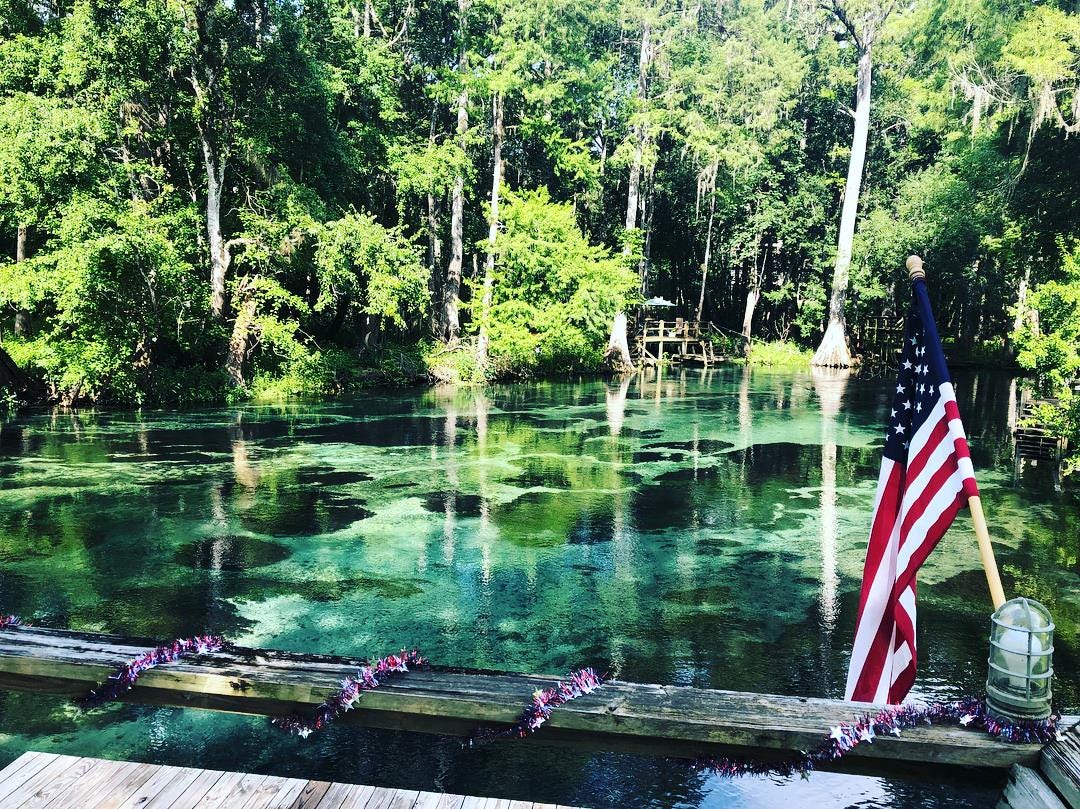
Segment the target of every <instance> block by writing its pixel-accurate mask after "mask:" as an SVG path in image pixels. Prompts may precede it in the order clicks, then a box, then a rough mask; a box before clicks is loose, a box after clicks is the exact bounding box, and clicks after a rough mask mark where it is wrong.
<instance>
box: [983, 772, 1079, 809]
mask: <svg viewBox="0 0 1080 809" xmlns="http://www.w3.org/2000/svg"><path fill="white" fill-rule="evenodd" d="M996 809H1066V807H1065V804H1063V803H1062V802H1061V801H1060V800H1059V799H1058V796H1057V795H1055V794H1054V790H1052V789H1051V788H1050V786H1049V785H1048V784H1047V783H1046V782H1045V781H1044V780H1043V779H1042V777H1041V776H1040V775H1039V773H1038V772H1037V771H1035V770H1033V769H1031V768H1030V767H1021V766H1020V765H1019V764H1014V765H1013V766H1012V769H1010V770H1009V781H1008V783H1007V784H1005V791H1004V792H1002V793H1001V799H1000V800H998V803H997V807H996Z"/></svg>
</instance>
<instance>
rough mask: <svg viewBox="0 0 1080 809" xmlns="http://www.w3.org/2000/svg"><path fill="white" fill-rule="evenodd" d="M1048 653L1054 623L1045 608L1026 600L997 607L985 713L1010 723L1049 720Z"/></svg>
mask: <svg viewBox="0 0 1080 809" xmlns="http://www.w3.org/2000/svg"><path fill="white" fill-rule="evenodd" d="M1053 653H1054V622H1053V621H1052V620H1051V618H1050V613H1049V612H1048V611H1047V609H1046V607H1044V606H1043V605H1042V604H1040V603H1039V602H1038V601H1032V600H1031V599H1028V598H1014V599H1012V600H1011V601H1006V602H1005V603H1004V604H1002V605H1001V606H1000V607H999V608H998V609H997V610H996V611H995V612H994V614H993V615H992V616H991V617H990V658H989V660H988V663H989V674H988V676H987V678H986V701H987V706H988V707H989V708H990V711H991V713H993V714H995V715H999V716H1001V717H1003V718H1006V719H1010V720H1019V719H1045V718H1046V717H1048V716H1050V698H1051V688H1050V681H1051V679H1052V678H1053V675H1054V667H1053V662H1052V661H1053Z"/></svg>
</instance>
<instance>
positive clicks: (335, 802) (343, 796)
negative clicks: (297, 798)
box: [317, 784, 357, 809]
mask: <svg viewBox="0 0 1080 809" xmlns="http://www.w3.org/2000/svg"><path fill="white" fill-rule="evenodd" d="M356 789H357V788H356V785H355V784H330V789H328V790H326V794H325V795H323V798H322V800H321V801H319V803H318V805H317V807H318V809H341V807H342V806H344V805H345V801H347V800H348V799H349V798H350V797H352V795H353V794H355V793H356Z"/></svg>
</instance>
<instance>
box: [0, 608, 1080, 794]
mask: <svg viewBox="0 0 1080 809" xmlns="http://www.w3.org/2000/svg"><path fill="white" fill-rule="evenodd" d="M152 645H153V644H152V643H143V642H139V641H133V640H130V639H122V638H117V637H113V636H108V635H100V634H94V633H81V632H66V631H61V630H48V629H38V628H34V627H19V628H14V629H7V630H3V631H0V688H6V689H11V690H19V691H33V692H40V693H52V694H60V695H64V696H82V695H85V694H86V692H87V690H88V689H89V688H91V687H92V686H93V685H95V684H96V683H100V682H101V681H103V680H104V679H105V678H106V677H107V676H108V675H109V674H110V673H111V672H112V671H114V670H115V668H116V667H117V666H118V665H120V664H123V663H125V662H127V661H128V660H130V659H131V658H133V657H135V656H136V655H138V654H140V653H142V652H144V651H145V650H146V647H147V646H152ZM361 662H362V661H358V660H355V659H348V658H341V657H329V656H325V655H302V654H295V653H289V652H279V651H271V650H262V649H242V648H235V647H230V648H228V649H226V650H223V651H221V652H217V653H214V654H209V655H204V656H202V657H200V658H198V659H191V660H183V661H180V662H177V663H172V664H169V665H167V666H161V667H159V668H156V669H151V670H150V671H148V672H146V673H145V674H144V675H143V676H142V677H141V678H140V679H139V682H138V683H137V684H136V686H135V688H134V689H132V690H131V691H130V692H129V693H128V694H127V697H126V698H127V699H130V700H131V701H134V702H141V703H146V704H160V705H175V706H181V707H195V708H210V709H215V710H224V711H235V712H241V713H248V714H262V715H268V716H277V715H281V714H285V713H289V712H291V711H294V710H295V711H310V710H311V706H312V705H315V704H318V703H319V702H321V701H322V700H324V699H325V698H326V697H327V696H329V695H330V694H331V693H333V692H334V691H336V690H337V689H338V687H339V681H340V680H341V677H342V675H343V674H344V673H349V672H350V671H355V669H356V668H357V667H358V666H359V665H361ZM556 680H557V678H556V677H549V676H543V675H532V674H501V673H497V672H490V671H489V672H479V671H461V670H448V669H434V670H430V671H415V672H410V673H409V674H408V675H405V676H402V677H400V678H398V679H395V680H393V681H389V682H387V683H386V684H384V685H383V686H381V687H379V688H377V689H375V690H373V691H368V692H366V693H365V694H364V698H363V700H362V701H361V702H360V704H359V705H358V707H357V708H355V709H354V710H352V711H349V713H347V714H345V715H344V716H343V717H342V718H341V721H345V722H357V723H361V724H366V725H371V726H375V727H382V728H394V729H405V730H414V731H424V732H434V733H448V734H458V735H464V734H467V733H469V732H470V731H472V730H474V729H475V728H476V727H477V725H479V724H483V723H488V724H493V725H503V726H505V725H509V724H511V723H513V722H514V721H515V720H516V719H517V718H518V716H519V715H520V713H521V710H522V707H523V706H524V704H525V703H526V702H528V700H529V698H530V696H531V695H532V693H533V692H534V691H535V690H536V689H538V688H544V687H547V686H550V685H551V684H552V683H553V682H555V681H556ZM873 707H874V706H871V705H868V704H865V703H853V702H843V701H840V700H828V699H811V698H806V697H785V696H774V695H769V694H750V693H743V692H738V691H718V690H710V689H703V688H691V687H682V686H662V685H646V684H641V683H628V682H621V681H618V680H613V681H610V682H608V683H606V684H605V685H604V686H603V687H602V688H600V689H598V690H597V691H595V692H594V693H592V694H589V695H587V696H583V697H580V698H579V699H576V700H574V701H573V702H570V703H568V704H567V705H565V706H563V707H562V708H560V709H559V710H558V711H556V712H555V713H554V714H552V716H551V719H550V721H549V722H548V723H547V724H546V725H545V726H544V728H543V729H542V731H541V732H540V733H538V734H537V735H536V736H535V737H531V738H530V739H529V740H526V741H523V742H512V743H513V744H528V743H532V742H534V741H535V742H537V743H545V742H548V743H551V742H556V743H560V744H575V745H578V746H582V747H586V748H591V749H601V750H624V751H631V752H638V753H644V754H650V755H661V756H684V757H693V756H696V755H700V754H701V753H715V752H732V751H733V752H735V753H737V754H741V755H761V754H765V755H768V754H771V755H789V754H790V753H791V752H792V751H799V750H809V749H812V748H813V747H814V746H816V745H817V744H819V743H820V742H821V740H822V739H823V738H825V737H826V736H828V734H829V730H830V728H831V727H832V726H834V725H836V723H837V722H839V721H843V720H845V719H849V718H850V717H851V716H852V715H854V714H858V713H864V712H866V711H868V710H871V709H872V708H873ZM1075 722H1076V718H1075V717H1067V718H1066V719H1065V720H1064V723H1063V724H1064V725H1065V726H1067V727H1068V726H1071V725H1073V724H1075ZM267 732H268V733H271V732H274V731H273V730H272V729H271V728H267ZM1041 750H1042V748H1041V747H1040V746H1039V745H1037V744H1008V743H1006V742H1002V741H999V740H997V739H994V738H992V737H990V736H989V735H987V734H985V733H981V732H978V731H973V730H968V729H965V728H960V727H955V726H950V725H934V726H926V727H918V728H912V729H911V730H905V731H904V732H903V734H902V735H900V736H895V737H894V736H889V737H883V738H878V739H877V740H876V741H875V742H874V743H873V744H863V745H859V746H858V747H856V748H855V749H854V750H853V751H852V752H851V754H850V755H847V756H844V758H842V759H841V760H840V761H839V762H837V767H836V769H839V770H848V771H851V770H856V771H859V772H870V773H875V774H884V773H887V772H894V771H895V770H896V768H897V767H898V766H906V765H910V764H912V763H915V764H917V767H918V771H919V773H920V774H921V775H920V777H931V776H930V773H931V771H932V770H933V769H934V767H933V766H930V765H934V766H937V767H939V768H940V769H942V771H944V772H948V771H949V770H950V769H951V768H953V767H955V766H958V765H959V766H968V767H984V768H998V769H1007V768H1009V767H1011V766H1012V765H1013V764H1017V763H1020V764H1026V765H1028V766H1038V761H1039V755H1040V753H1041Z"/></svg>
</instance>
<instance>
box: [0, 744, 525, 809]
mask: <svg viewBox="0 0 1080 809" xmlns="http://www.w3.org/2000/svg"><path fill="white" fill-rule="evenodd" d="M16 773H22V774H23V776H24V777H23V778H22V779H21V780H20V778H18V777H14V776H15V774H16ZM0 782H3V783H7V784H8V785H9V786H11V789H10V790H9V791H7V792H4V793H0V806H2V807H20V809H29V808H30V807H34V809H75V807H78V808H79V809H104V808H105V807H109V809H116V808H117V807H125V809H134V808H135V807H138V808H139V809H196V807H197V808H198V809H211V807H228V809H285V807H290V809H316V807H317V808H318V809H462V807H463V806H465V805H470V806H478V807H483V809H510V807H512V806H513V807H520V809H532V807H533V806H534V805H533V804H532V803H528V802H524V803H523V802H520V801H514V802H512V801H509V800H504V799H499V798H466V797H465V796H464V795H451V794H438V793H431V792H419V791H417V790H415V789H393V788H382V787H372V786H363V785H359V784H339V783H328V782H326V781H305V780H303V779H298V778H284V777H280V776H275V775H258V774H246V773H233V772H221V771H218V770H201V769H195V768H189V767H173V766H162V765H154V764H138V763H135V762H127V761H109V760H105V759H95V758H77V757H74V756H60V755H54V754H51V753H32V754H24V755H23V756H20V757H19V759H16V760H15V761H14V762H12V763H11V764H10V765H8V767H6V768H5V769H4V770H3V771H0ZM536 806H546V805H544V804H536Z"/></svg>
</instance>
